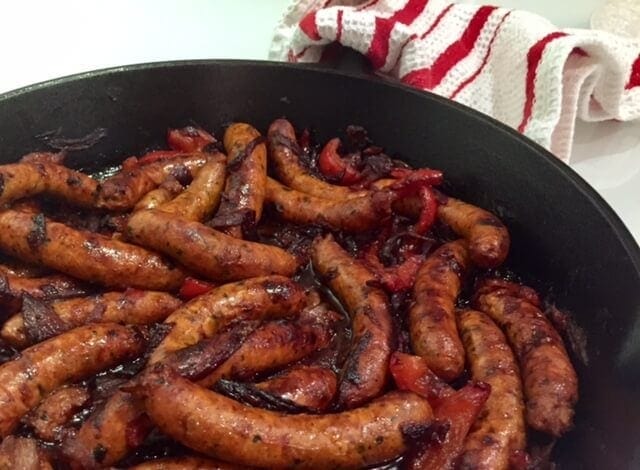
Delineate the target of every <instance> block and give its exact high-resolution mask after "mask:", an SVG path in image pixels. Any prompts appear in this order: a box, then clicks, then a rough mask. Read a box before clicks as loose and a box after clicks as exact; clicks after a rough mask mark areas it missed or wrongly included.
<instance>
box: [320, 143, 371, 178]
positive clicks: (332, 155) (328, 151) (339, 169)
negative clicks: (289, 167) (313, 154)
mask: <svg viewBox="0 0 640 470" xmlns="http://www.w3.org/2000/svg"><path fill="white" fill-rule="evenodd" d="M338 147H340V139H339V138H337V137H336V138H334V139H331V140H330V141H329V142H327V143H326V144H325V146H324V147H323V148H322V150H321V151H320V156H319V157H318V169H319V170H320V173H322V174H323V175H324V176H326V177H328V178H330V179H332V180H336V181H337V182H338V183H339V184H342V185H346V186H348V185H351V184H355V183H357V182H358V181H360V179H361V178H362V175H361V174H360V172H359V171H358V170H357V169H356V168H355V167H354V166H353V165H352V164H351V163H348V162H346V161H345V160H344V159H343V158H342V157H341V156H340V155H339V154H338Z"/></svg>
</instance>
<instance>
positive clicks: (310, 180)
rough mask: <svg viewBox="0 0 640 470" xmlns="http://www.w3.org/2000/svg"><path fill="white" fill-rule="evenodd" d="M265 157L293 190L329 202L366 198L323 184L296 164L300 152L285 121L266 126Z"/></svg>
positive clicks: (335, 186) (289, 124) (294, 137)
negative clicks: (267, 143) (266, 142)
mask: <svg viewBox="0 0 640 470" xmlns="http://www.w3.org/2000/svg"><path fill="white" fill-rule="evenodd" d="M267 135H268V138H269V152H270V153H269V154H270V157H271V162H273V167H274V170H275V173H276V175H277V176H278V179H279V180H280V181H282V182H283V183H284V184H285V185H287V186H289V187H290V188H292V189H295V190H296V191H300V192H303V193H306V194H310V195H312V196H315V197H318V198H322V199H328V200H333V201H346V200H347V199H352V198H359V197H362V196H367V195H368V194H369V192H368V191H354V190H352V189H350V188H348V187H345V186H337V185H334V184H330V183H326V182H325V181H322V180H321V179H318V178H316V177H315V176H313V175H312V174H310V173H309V171H307V170H306V169H305V168H304V167H303V166H302V165H301V164H300V149H299V147H298V143H297V142H296V133H295V130H294V129H293V126H292V125H291V123H290V122H289V121H287V120H286V119H276V120H275V121H273V123H272V124H271V126H269V131H268V134H267Z"/></svg>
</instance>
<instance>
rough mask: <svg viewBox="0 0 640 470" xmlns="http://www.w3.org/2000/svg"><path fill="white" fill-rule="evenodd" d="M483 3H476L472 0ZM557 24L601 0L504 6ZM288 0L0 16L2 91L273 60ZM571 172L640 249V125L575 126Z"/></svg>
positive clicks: (18, 8) (84, 1)
mask: <svg viewBox="0 0 640 470" xmlns="http://www.w3.org/2000/svg"><path fill="white" fill-rule="evenodd" d="M468 2H469V3H478V1H477V0H468ZM489 3H492V4H499V5H504V6H507V7H515V8H528V9H531V10H533V11H535V12H536V13H540V14H543V15H545V16H547V17H548V18H550V19H551V20H552V21H554V22H555V23H556V24H558V25H560V26H567V27H584V26H587V25H588V19H589V17H590V14H591V12H592V11H593V9H594V8H595V7H596V6H598V5H600V4H602V3H604V0H565V1H560V2H559V1H557V0H538V1H537V2H531V1H526V0H502V1H492V2H489ZM288 4H289V0H136V1H131V0H110V1H108V2H105V1H98V0H58V1H56V2H45V1H36V0H21V1H20V2H10V3H8V4H6V5H2V6H1V7H0V8H1V9H0V12H1V15H2V16H1V17H2V27H1V28H0V44H2V46H1V47H0V63H1V64H2V66H1V69H0V93H2V92H5V91H9V90H11V89H14V88H18V87H21V86H24V85H28V84H31V83H35V82H39V81H43V80H47V79H50V78H55V77H59V76H63V75H69V74H72V73H76V72H82V71H87V70H92V69H98V68H104V67H111V66H116V65H125V64H133V63H140V62H152V61H161V60H175V59H205V58H235V59H266V57H267V51H268V48H269V43H270V39H271V34H272V30H273V28H274V26H275V24H276V22H277V20H278V19H279V17H280V15H281V14H282V12H283V11H284V9H285V8H286V6H287V5H288ZM571 166H572V167H573V169H574V170H576V171H577V172H578V173H579V174H580V175H581V176H582V177H583V178H585V179H586V180H587V181H588V182H589V183H590V184H591V185H592V186H593V187H594V188H595V189H596V190H597V191H598V192H599V193H600V194H601V195H602V196H603V197H604V198H605V199H606V200H607V201H608V202H609V204H610V205H611V206H612V207H613V208H614V210H615V211H616V212H617V213H618V215H619V216H620V217H621V218H622V220H623V221H624V222H625V224H626V225H627V227H629V229H630V231H631V232H632V233H633V235H634V236H635V238H636V240H637V241H639V242H640V122H634V123H619V122H606V123H598V124H591V123H589V124H588V123H578V126H577V129H576V139H575V147H574V150H573V156H572V160H571Z"/></svg>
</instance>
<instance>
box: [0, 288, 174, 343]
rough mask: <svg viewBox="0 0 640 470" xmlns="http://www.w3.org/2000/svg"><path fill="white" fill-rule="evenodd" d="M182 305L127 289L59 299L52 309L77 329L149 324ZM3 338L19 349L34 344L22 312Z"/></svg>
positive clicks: (8, 325)
mask: <svg viewBox="0 0 640 470" xmlns="http://www.w3.org/2000/svg"><path fill="white" fill-rule="evenodd" d="M180 304H181V302H180V300H178V299H176V298H175V297H173V296H171V295H169V294H167V293H166V292H155V291H140V290H136V289H128V290H126V291H125V292H107V293H104V294H99V295H94V296H91V297H80V298H76V299H68V300H59V301H55V302H52V303H51V308H52V310H53V312H54V313H55V314H56V315H57V316H58V317H59V318H60V320H62V322H63V323H64V324H65V325H66V326H67V327H68V328H75V327H77V326H81V325H84V324H86V323H100V322H114V323H121V324H135V325H148V324H151V323H156V322H160V321H163V320H164V319H165V318H166V317H167V316H168V315H169V314H170V313H171V312H173V311H174V310H175V309H177V308H178V307H179V306H180ZM0 337H2V339H4V340H5V341H6V342H7V343H9V344H10V345H11V346H13V347H15V348H19V349H22V348H24V347H26V346H28V345H29V344H30V341H29V338H28V335H27V332H26V330H25V325H24V318H23V316H22V315H21V314H20V313H18V314H16V315H14V316H13V317H11V318H10V319H9V320H7V321H6V323H5V324H4V325H3V326H2V330H0Z"/></svg>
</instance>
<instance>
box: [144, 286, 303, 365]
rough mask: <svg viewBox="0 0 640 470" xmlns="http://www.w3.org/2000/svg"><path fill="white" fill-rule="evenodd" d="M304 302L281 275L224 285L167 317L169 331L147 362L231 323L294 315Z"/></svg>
mask: <svg viewBox="0 0 640 470" xmlns="http://www.w3.org/2000/svg"><path fill="white" fill-rule="evenodd" d="M304 302H305V296H304V291H303V289H302V287H301V286H300V285H298V284H297V283H295V282H294V281H292V280H291V279H288V278H286V277H283V276H265V277H258V278H253V279H247V280H246V281H240V282H235V283H232V284H225V285H223V286H220V287H218V288H216V289H213V290H211V291H209V292H207V293H206V294H204V295H201V296H199V297H196V298H195V299H193V300H192V301H190V302H188V303H187V304H185V305H183V306H182V307H181V308H179V309H178V310H176V311H175V312H173V313H172V314H171V315H169V317H168V318H167V319H166V320H165V323H169V324H171V325H172V328H171V331H170V332H169V334H168V335H167V336H166V337H165V338H164V339H163V340H162V342H161V343H160V344H159V345H158V347H157V348H156V349H155V350H154V351H153V353H152V354H151V357H150V362H151V363H153V362H157V361H159V360H162V359H163V358H164V357H165V356H166V354H167V353H169V352H171V351H177V350H179V349H184V348H186V347H188V346H192V345H194V344H196V343H198V342H199V341H200V340H202V339H205V338H210V337H211V336H213V335H214V334H215V333H216V332H218V331H219V330H220V329H221V328H223V327H224V326H226V325H228V324H229V323H230V322H233V321H242V320H254V319H262V318H279V317H290V316H297V315H298V314H299V311H300V309H302V307H303V306H304Z"/></svg>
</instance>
